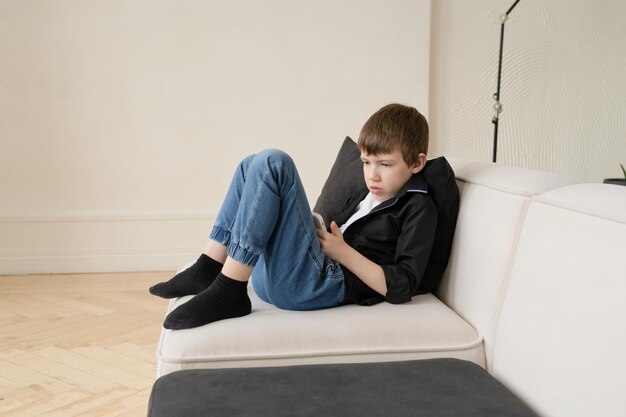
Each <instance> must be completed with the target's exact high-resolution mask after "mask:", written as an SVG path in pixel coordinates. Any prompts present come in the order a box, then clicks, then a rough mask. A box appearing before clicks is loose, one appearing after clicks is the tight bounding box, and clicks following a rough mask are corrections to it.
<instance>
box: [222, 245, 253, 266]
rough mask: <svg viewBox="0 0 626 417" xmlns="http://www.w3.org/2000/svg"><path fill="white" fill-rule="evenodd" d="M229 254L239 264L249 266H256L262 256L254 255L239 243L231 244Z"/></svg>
mask: <svg viewBox="0 0 626 417" xmlns="http://www.w3.org/2000/svg"><path fill="white" fill-rule="evenodd" d="M227 254H228V256H230V257H231V258H233V259H234V260H236V261H237V262H241V263H242V264H244V265H247V266H254V265H256V263H257V262H258V260H259V257H260V256H261V254H260V253H254V252H252V251H251V250H250V249H246V248H244V247H243V246H241V245H240V244H239V242H230V244H229V245H228V250H227Z"/></svg>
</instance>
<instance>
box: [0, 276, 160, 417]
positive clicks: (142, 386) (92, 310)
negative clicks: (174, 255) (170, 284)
mask: <svg viewBox="0 0 626 417" xmlns="http://www.w3.org/2000/svg"><path fill="white" fill-rule="evenodd" d="M171 276H172V273H171V272H153V273H124V274H89V275H82V274H81V275H36V276H35V275H32V276H0V416H12V417H18V416H28V417H34V416H63V417H69V416H90V417H95V416H145V415H146V413H147V405H148V399H149V396H150V388H151V387H152V384H153V383H154V380H155V375H156V360H155V350H156V344H157V341H158V338H159V333H160V329H161V324H162V322H163V316H164V314H165V309H166V304H167V301H166V300H162V299H160V298H157V297H154V296H151V295H150V294H149V293H148V291H147V288H148V287H149V286H150V285H151V284H153V283H155V282H158V281H163V280H166V279H168V278H169V277H171Z"/></svg>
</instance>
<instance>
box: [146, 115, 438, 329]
mask: <svg viewBox="0 0 626 417" xmlns="http://www.w3.org/2000/svg"><path fill="white" fill-rule="evenodd" d="M358 146H359V149H360V151H361V160H362V161H363V174H364V179H365V182H366V184H367V188H368V191H367V192H366V193H364V195H354V196H352V198H350V199H349V200H348V201H347V203H346V206H345V207H344V209H343V210H342V211H341V214H340V215H339V216H338V218H337V219H332V220H333V221H332V222H331V224H330V232H328V231H326V230H324V229H316V228H315V226H314V223H313V220H312V218H311V210H310V207H309V205H308V200H307V198H306V195H305V193H304V189H303V187H302V183H301V181H300V179H299V176H298V173H297V171H296V168H295V166H294V164H293V161H292V160H291V158H289V156H288V155H286V154H285V153H283V152H281V151H277V150H268V151H264V152H261V153H259V154H257V155H252V156H249V157H247V158H245V159H244V160H243V161H242V162H241V163H240V164H239V166H238V168H237V170H236V172H235V176H234V178H233V180H232V182H231V185H230V188H229V190H228V192H227V194H226V198H225V199H224V203H223V205H222V208H221V209H220V212H219V214H218V216H217V218H216V221H215V225H214V227H213V230H212V232H211V236H210V240H209V243H208V244H207V247H206V248H205V251H204V253H203V254H202V255H200V258H198V260H197V261H196V263H195V264H194V265H192V266H191V267H189V268H188V269H186V270H185V271H183V272H181V273H179V274H178V275H176V276H175V277H173V278H172V279H170V280H169V281H167V282H163V283H160V284H157V285H155V286H154V287H151V288H150V292H151V293H152V294H154V295H158V296H160V297H163V298H173V297H180V296H183V295H190V294H195V295H196V296H195V297H193V298H192V299H191V300H189V301H188V302H186V303H185V304H183V305H181V306H179V307H178V308H176V309H175V310H174V311H172V312H171V313H170V314H169V315H168V316H167V317H166V319H165V322H164V324H163V325H164V327H165V328H167V329H186V328H192V327H197V326H201V325H204V324H207V323H211V322H213V321H217V320H223V319H228V318H234V317H241V316H245V315H247V314H249V313H250V312H251V303H250V299H249V297H248V293H247V282H248V280H249V279H250V277H252V285H253V288H254V290H255V292H256V293H257V295H258V296H259V298H261V299H262V300H264V301H267V302H269V303H272V304H274V305H275V306H277V307H279V308H283V309H290V310H316V309H323V308H329V307H334V306H339V305H342V304H348V303H358V304H371V303H373V302H376V301H380V300H382V299H384V300H386V301H387V302H390V303H396V304H397V303H404V302H407V301H410V299H411V297H412V296H413V295H415V294H416V293H417V289H418V286H419V283H420V281H421V278H422V275H423V273H424V270H425V268H426V264H427V262H428V258H429V256H430V252H431V248H432V244H433V238H434V234H435V229H436V224H437V210H436V207H435V204H434V203H433V201H432V199H431V198H430V197H429V195H428V194H427V184H426V181H425V180H424V178H423V176H422V175H421V174H420V171H421V170H422V169H423V168H424V165H425V164H426V153H427V151H428V124H427V122H426V120H425V118H424V116H422V115H421V114H420V113H419V112H418V111H417V110H416V109H414V108H412V107H407V106H403V105H400V104H390V105H387V106H385V107H383V108H381V109H380V110H379V111H377V112H376V113H374V114H373V115H372V116H371V117H370V118H369V119H368V121H367V122H366V123H365V125H364V126H363V128H362V130H361V133H360V135H359V140H358Z"/></svg>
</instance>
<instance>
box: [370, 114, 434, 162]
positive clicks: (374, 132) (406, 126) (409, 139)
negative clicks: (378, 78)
mask: <svg viewBox="0 0 626 417" xmlns="http://www.w3.org/2000/svg"><path fill="white" fill-rule="evenodd" d="M358 145H359V149H360V150H361V152H363V153H367V154H369V155H378V154H385V153H391V152H392V151H394V150H398V151H400V153H401V154H402V158H403V159H404V162H406V164H407V165H413V164H415V163H417V162H418V159H419V155H420V154H424V155H426V154H428V122H427V121H426V118H425V117H424V116H422V114H421V113H420V112H418V111H417V110H416V109H415V108H414V107H408V106H404V105H402V104H388V105H386V106H385V107H383V108H382V109H380V110H378V111H377V112H376V113H374V114H373V115H372V116H370V118H369V119H368V120H367V122H365V124H364V125H363V128H362V129H361V134H360V135H359V141H358Z"/></svg>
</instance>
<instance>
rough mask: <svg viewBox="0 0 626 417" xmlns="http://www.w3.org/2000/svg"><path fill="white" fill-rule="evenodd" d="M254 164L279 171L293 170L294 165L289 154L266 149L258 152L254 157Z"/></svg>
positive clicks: (278, 150)
mask: <svg viewBox="0 0 626 417" xmlns="http://www.w3.org/2000/svg"><path fill="white" fill-rule="evenodd" d="M254 159H255V162H258V163H260V164H263V165H266V166H269V167H270V168H274V169H275V168H279V169H281V170H285V169H286V170H289V171H291V170H293V169H295V163H294V162H293V159H292V158H291V156H289V154H287V153H286V152H285V151H282V150H280V149H266V150H264V151H261V152H259V153H258V154H256V156H255V158H254Z"/></svg>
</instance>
